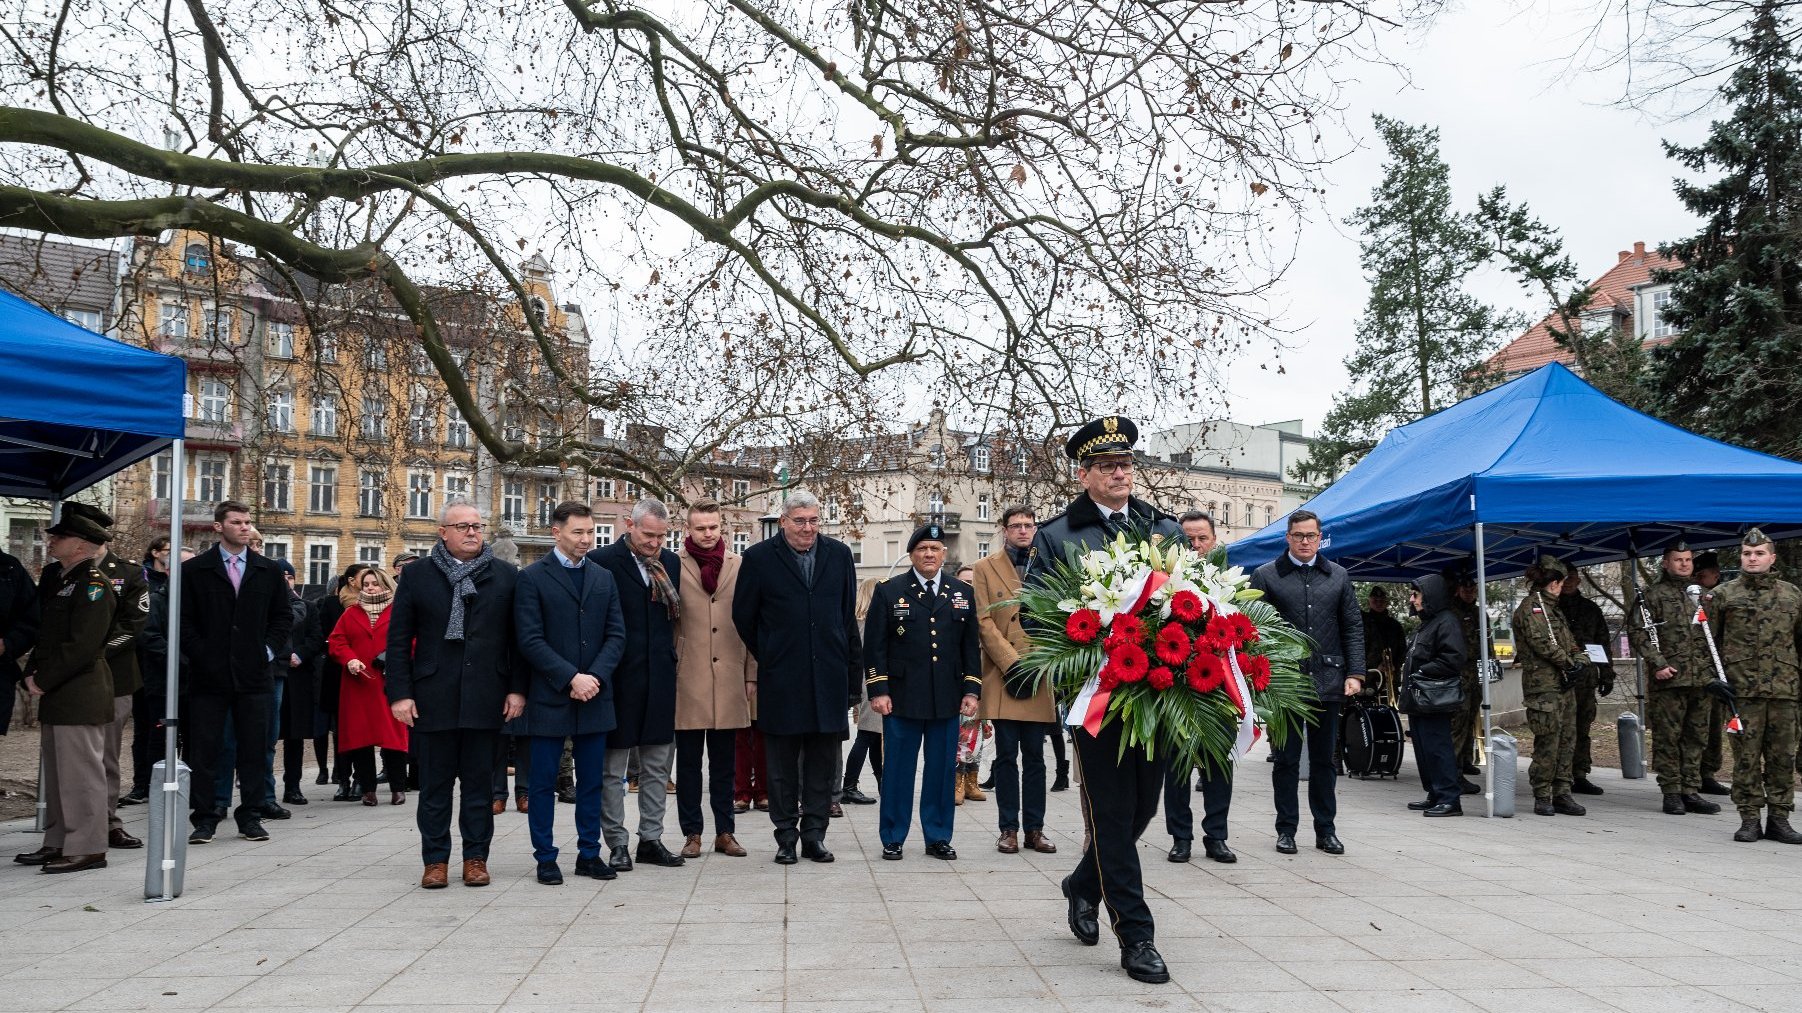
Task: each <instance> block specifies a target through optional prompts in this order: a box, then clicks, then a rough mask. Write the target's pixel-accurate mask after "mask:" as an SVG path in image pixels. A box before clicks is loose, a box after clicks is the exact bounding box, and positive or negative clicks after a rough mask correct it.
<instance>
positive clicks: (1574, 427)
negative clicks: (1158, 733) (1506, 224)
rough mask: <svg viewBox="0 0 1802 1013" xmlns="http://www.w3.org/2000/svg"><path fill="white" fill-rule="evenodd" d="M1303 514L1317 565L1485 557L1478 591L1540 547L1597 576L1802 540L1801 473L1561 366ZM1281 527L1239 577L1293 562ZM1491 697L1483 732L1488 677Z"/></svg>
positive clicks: (1373, 460)
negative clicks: (1316, 524)
mask: <svg viewBox="0 0 1802 1013" xmlns="http://www.w3.org/2000/svg"><path fill="white" fill-rule="evenodd" d="M1307 509H1309V510H1312V511H1313V512H1314V513H1316V514H1319V515H1320V520H1321V531H1322V533H1323V539H1322V543H1321V550H1320V552H1321V555H1322V556H1325V557H1326V558H1328V559H1331V560H1333V561H1334V562H1337V563H1339V564H1340V565H1342V566H1344V567H1345V568H1346V569H1347V570H1349V571H1350V572H1351V573H1352V575H1353V576H1355V577H1357V578H1359V579H1362V580H1408V579H1412V578H1414V577H1417V576H1420V575H1422V574H1427V573H1437V572H1439V571H1441V570H1443V569H1445V568H1446V567H1448V566H1454V565H1459V564H1463V563H1465V562H1466V561H1468V560H1471V559H1472V558H1473V557H1474V558H1475V563H1476V566H1475V569H1476V573H1477V577H1478V580H1479V587H1482V583H1481V582H1483V581H1487V580H1493V579H1497V578H1502V577H1511V576H1515V575H1517V574H1519V573H1521V572H1522V571H1523V570H1525V569H1526V568H1527V565H1528V564H1529V563H1531V562H1532V561H1533V559H1534V558H1535V557H1536V556H1538V555H1539V553H1541V552H1548V553H1551V554H1552V555H1555V556H1557V557H1559V558H1560V559H1563V560H1565V561H1566V562H1568V563H1571V564H1573V565H1576V566H1589V565H1593V564H1596V563H1605V562H1610V561H1613V560H1620V559H1626V558H1629V557H1636V556H1639V555H1641V554H1643V553H1645V552H1648V551H1655V550H1662V549H1663V548H1664V546H1665V545H1667V544H1669V543H1671V542H1673V541H1676V540H1678V539H1680V538H1681V539H1684V540H1687V541H1688V542H1689V544H1690V545H1692V546H1695V547H1698V548H1702V547H1708V546H1715V545H1730V544H1734V543H1736V542H1737V541H1738V540H1739V537H1740V535H1741V534H1742V533H1743V532H1744V531H1745V530H1746V529H1747V528H1749V527H1753V526H1760V527H1763V528H1764V530H1765V531H1766V533H1768V534H1770V535H1771V536H1772V537H1773V538H1789V537H1797V536H1802V464H1798V463H1797V462H1794V461H1788V460H1784V459H1783V458H1779V457H1772V456H1770V455H1768V454H1761V453H1758V452H1756V451H1752V450H1747V449H1745V448H1743V447H1735V446H1732V445H1730V444H1726V443H1721V442H1719V441H1718V440H1712V439H1709V438H1707V437H1704V436H1698V435H1696V434H1694V433H1691V432H1689V431H1687V430H1684V429H1680V428H1678V427H1676V426H1673V425H1671V424H1669V423H1667V422H1662V421H1660V420H1658V419H1655V418H1652V417H1651V416H1649V415H1645V414H1643V413H1641V412H1637V411H1634V410H1633V409H1631V408H1628V407H1627V406H1625V405H1623V404H1621V403H1619V402H1617V401H1614V400H1613V399H1611V398H1609V397H1608V396H1607V395H1605V394H1603V393H1602V392H1601V391H1599V390H1596V389H1595V388H1594V387H1591V386H1590V385H1589V384H1587V383H1585V382H1583V381H1582V380H1581V379H1579V378H1578V377H1577V376H1576V374H1574V373H1572V372H1571V371H1570V370H1568V369H1566V368H1565V367H1564V366H1561V365H1559V364H1557V363H1550V364H1548V365H1545V366H1542V367H1540V368H1539V369H1537V370H1534V371H1533V372H1531V373H1529V374H1527V375H1526V376H1523V377H1520V378H1519V379H1516V380H1513V381H1511V382H1509V383H1506V384H1503V385H1502V386H1500V387H1497V388H1495V389H1494V390H1491V391H1487V392H1485V393H1482V394H1479V395H1477V396H1476V397H1473V398H1469V399H1467V400H1464V401H1460V402H1459V403H1457V404H1455V405H1453V406H1451V407H1450V408H1447V409H1445V410H1443V411H1440V412H1437V413H1435V414H1433V415H1430V416H1428V417H1426V418H1424V419H1421V420H1420V421H1418V422H1414V423H1411V424H1409V425H1406V426H1403V427H1401V428H1400V429H1397V430H1395V431H1394V432H1392V433H1390V434H1389V435H1388V436H1386V437H1384V438H1383V441H1382V442H1381V443H1379V444H1378V445H1377V447H1376V449H1375V450H1372V451H1371V452H1370V454H1369V456H1367V457H1365V458H1364V460H1362V461H1360V462H1359V463H1358V464H1357V465H1356V466H1354V467H1353V468H1352V469H1351V470H1350V471H1349V472H1347V473H1346V475H1345V477H1343V478H1341V479H1339V480H1338V481H1337V482H1335V483H1333V485H1331V486H1330V487H1328V488H1327V490H1326V491H1325V492H1323V493H1321V494H1320V495H1319V496H1316V497H1315V498H1314V499H1313V500H1311V501H1309V503H1308V504H1307ZM1286 527H1287V523H1286V520H1278V521H1277V522H1276V523H1274V524H1271V525H1269V526H1267V527H1265V528H1264V529H1263V530H1261V531H1259V532H1257V533H1256V534H1254V535H1251V536H1250V537H1248V538H1244V539H1241V540H1239V541H1237V542H1234V543H1233V544H1232V545H1231V546H1229V547H1228V549H1227V552H1228V554H1229V556H1230V557H1231V559H1232V560H1233V562H1235V563H1237V564H1239V565H1241V566H1247V567H1250V566H1256V565H1259V564H1262V563H1264V562H1267V561H1269V560H1271V559H1274V558H1276V556H1277V554H1278V553H1280V552H1283V551H1285V544H1284V540H1283V535H1284V532H1285V530H1286ZM1482 604H1483V608H1482V610H1481V611H1482V619H1483V623H1484V637H1483V643H1482V645H1481V646H1482V651H1483V657H1484V661H1485V662H1487V661H1488V608H1487V605H1488V600H1487V596H1486V595H1485V596H1484V600H1483V603H1482ZM1483 691H1484V697H1485V699H1484V715H1485V726H1486V730H1487V724H1488V721H1487V718H1488V713H1489V710H1488V708H1489V701H1488V699H1487V697H1488V692H1489V689H1488V682H1487V680H1485V682H1484V690H1483ZM1642 709H1643V708H1642ZM1492 804H1493V799H1492Z"/></svg>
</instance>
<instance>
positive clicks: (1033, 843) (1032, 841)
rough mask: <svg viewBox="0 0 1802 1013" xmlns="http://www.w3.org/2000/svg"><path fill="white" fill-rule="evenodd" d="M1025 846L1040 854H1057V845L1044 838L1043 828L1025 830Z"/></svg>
mask: <svg viewBox="0 0 1802 1013" xmlns="http://www.w3.org/2000/svg"><path fill="white" fill-rule="evenodd" d="M1026 847H1027V848H1028V849H1029V850H1032V851H1036V852H1038V853H1039V854H1041V855H1055V854H1057V845H1055V844H1053V843H1051V842H1050V841H1048V840H1046V839H1045V831H1043V830H1028V831H1026Z"/></svg>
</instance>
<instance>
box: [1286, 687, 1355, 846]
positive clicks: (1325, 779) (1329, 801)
mask: <svg viewBox="0 0 1802 1013" xmlns="http://www.w3.org/2000/svg"><path fill="white" fill-rule="evenodd" d="M1339 707H1340V705H1339V704H1337V703H1328V704H1321V705H1319V708H1318V710H1317V712H1316V716H1317V718H1318V720H1317V721H1316V722H1315V723H1313V724H1310V725H1308V726H1307V730H1306V733H1305V735H1303V734H1295V735H1291V736H1289V741H1287V742H1285V743H1283V746H1282V748H1281V749H1278V750H1277V751H1276V769H1275V770H1272V771H1271V772H1270V784H1271V787H1273V788H1275V789H1276V832H1277V833H1279V834H1293V833H1295V830H1296V827H1298V826H1300V825H1301V804H1300V801H1299V799H1298V797H1297V791H1298V789H1299V787H1300V785H1301V747H1302V740H1303V738H1306V739H1307V746H1308V810H1309V812H1310V813H1311V814H1312V815H1313V817H1314V833H1315V834H1316V835H1320V834H1330V833H1335V832H1336V831H1335V830H1334V827H1333V820H1334V818H1335V817H1336V816H1338V814H1339V802H1338V798H1337V796H1336V795H1335V793H1334V787H1335V782H1337V781H1338V779H1339V765H1338V763H1337V762H1336V761H1335V759H1334V754H1335V753H1336V752H1337V751H1338V748H1339Z"/></svg>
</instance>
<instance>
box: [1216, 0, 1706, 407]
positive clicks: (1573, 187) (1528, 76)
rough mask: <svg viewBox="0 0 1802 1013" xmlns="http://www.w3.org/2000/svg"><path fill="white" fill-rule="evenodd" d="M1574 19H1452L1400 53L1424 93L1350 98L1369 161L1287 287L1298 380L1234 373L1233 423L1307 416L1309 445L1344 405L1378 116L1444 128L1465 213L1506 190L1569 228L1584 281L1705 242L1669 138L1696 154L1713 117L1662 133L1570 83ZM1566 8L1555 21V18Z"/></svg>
mask: <svg viewBox="0 0 1802 1013" xmlns="http://www.w3.org/2000/svg"><path fill="white" fill-rule="evenodd" d="M1570 6H1573V5H1570V4H1567V3H1559V2H1558V0H1542V2H1539V3H1535V4H1534V5H1533V6H1532V7H1531V8H1529V9H1528V10H1527V11H1526V12H1525V13H1523V12H1521V11H1520V10H1519V9H1518V8H1517V7H1516V5H1515V4H1512V3H1500V2H1492V0H1482V2H1477V3H1471V4H1468V5H1466V7H1465V9H1463V10H1459V11H1454V12H1451V13H1448V14H1446V15H1445V16H1443V17H1442V18H1441V19H1440V21H1439V22H1438V23H1437V24H1436V25H1435V26H1434V27H1433V28H1432V30H1431V31H1430V32H1428V33H1427V34H1426V35H1425V36H1424V37H1422V38H1419V39H1417V40H1413V41H1411V42H1408V41H1404V40H1400V39H1393V40H1392V41H1391V44H1390V46H1389V53H1390V55H1391V56H1392V57H1394V58H1395V59H1396V60H1397V62H1399V63H1401V64H1403V65H1405V66H1406V68H1407V70H1408V74H1409V76H1410V77H1411V81H1404V80H1403V79H1401V77H1400V76H1399V75H1397V74H1395V73H1394V72H1389V71H1382V70H1378V69H1375V68H1372V69H1369V70H1367V71H1365V72H1364V74H1363V79H1362V80H1361V81H1359V82H1358V83H1357V84H1356V85H1355V86H1353V90H1352V92H1351V95H1350V109H1349V110H1348V113H1347V122H1348V124H1349V125H1350V126H1351V128H1352V129H1353V130H1354V131H1355V132H1356V135H1357V136H1356V143H1357V144H1358V145H1359V150H1358V151H1357V152H1356V153H1354V154H1353V155H1352V156H1351V157H1349V158H1347V159H1345V160H1344V161H1342V162H1340V163H1339V164H1337V165H1335V166H1333V167H1332V168H1331V169H1329V170H1328V174H1327V191H1328V193H1327V197H1326V204H1325V208H1324V210H1323V211H1322V210H1317V211H1315V212H1314V214H1313V220H1312V221H1310V222H1309V223H1308V224H1307V225H1306V226H1305V227H1304V229H1303V231H1302V237H1301V249H1300V252H1299V257H1298V260H1297V261H1296V263H1295V265H1294V267H1293V268H1292V269H1291V270H1290V272H1289V273H1288V275H1287V276H1286V278H1285V279H1284V281H1283V283H1282V287H1281V289H1280V296H1281V300H1282V301H1283V302H1284V303H1285V304H1286V306H1287V307H1288V318H1289V320H1290V322H1291V324H1292V326H1294V327H1295V328H1296V329H1297V330H1298V331H1299V333H1298V334H1297V336H1296V341H1295V345H1296V347H1295V348H1294V350H1293V351H1291V352H1290V353H1288V354H1287V355H1286V356H1284V366H1285V368H1286V370H1287V372H1286V374H1285V375H1282V376H1278V375H1276V374H1275V373H1274V372H1273V371H1269V372H1267V371H1262V370H1259V369H1258V368H1257V367H1256V365H1255V364H1254V363H1253V362H1251V361H1246V362H1244V363H1243V364H1241V365H1240V366H1239V367H1237V368H1235V369H1234V371H1233V372H1232V373H1231V374H1230V376H1231V389H1230V391H1229V393H1230V398H1231V404H1232V414H1233V418H1234V419H1236V420H1238V421H1243V422H1250V423H1253V424H1258V423H1264V422H1275V421H1280V420H1285V419H1293V418H1295V417H1297V415H1300V416H1301V417H1302V418H1303V419H1304V421H1305V422H1306V424H1307V431H1308V432H1309V433H1310V434H1312V433H1314V432H1315V430H1316V428H1317V427H1318V425H1319V423H1320V419H1321V417H1322V416H1323V415H1325V414H1326V411H1327V409H1328V408H1329V407H1330V405H1331V402H1332V395H1333V394H1334V393H1335V392H1337V391H1339V390H1342V389H1343V388H1344V387H1345V386H1346V384H1347V382H1348V380H1347V376H1346V371H1345V367H1344V366H1343V364H1342V360H1343V359H1344V358H1345V356H1346V355H1347V353H1349V352H1350V351H1351V348H1352V345H1353V338H1352V331H1353V326H1354V323H1355V321H1356V319H1357V317H1358V314H1359V313H1360V311H1361V310H1362V308H1363V303H1364V298H1365V292H1366V289H1365V284H1364V279H1363V275H1362V274H1361V273H1360V271H1359V268H1358V245H1357V236H1356V234H1355V233H1354V232H1353V230H1351V229H1350V228H1349V227H1347V226H1346V225H1345V224H1344V221H1345V219H1346V218H1347V217H1348V216H1349V215H1351V213H1352V212H1353V211H1355V210H1356V209H1357V208H1358V207H1359V206H1360V205H1361V204H1363V203H1365V202H1366V201H1367V200H1368V199H1369V196H1370V191H1371V188H1372V187H1373V186H1375V185H1376V183H1377V182H1378V181H1379V180H1380V178H1381V176H1382V162H1383V153H1382V150H1381V142H1380V141H1379V140H1377V138H1376V137H1375V133H1374V129H1373V128H1372V126H1371V119H1370V117H1371V114H1372V113H1376V112H1380V113H1383V114H1384V115H1387V116H1391V117H1395V118H1398V119H1402V120H1405V121H1407V122H1410V123H1418V124H1426V125H1431V126H1436V127H1438V128H1439V134H1440V154H1441V156H1442V157H1443V158H1444V159H1445V161H1446V163H1447V164H1448V165H1449V166H1450V167H1451V179H1452V187H1453V192H1454V194H1455V195H1456V199H1457V201H1458V203H1459V204H1460V206H1462V207H1465V208H1469V207H1472V206H1474V205H1475V202H1476V197H1477V194H1479V193H1480V192H1482V191H1484V190H1487V189H1489V188H1490V187H1492V186H1494V185H1496V184H1502V185H1505V186H1506V187H1508V190H1509V192H1510V195H1511V196H1512V198H1513V199H1514V200H1515V201H1522V200H1524V201H1526V202H1528V203H1529V204H1530V205H1531V206H1532V207H1533V209H1534V210H1535V212H1536V213H1537V214H1538V215H1539V217H1540V219H1541V220H1542V221H1545V222H1547V223H1548V224H1550V225H1552V226H1554V227H1555V228H1558V229H1560V230H1561V231H1562V232H1563V235H1564V241H1565V247H1566V249H1567V250H1568V251H1569V252H1570V253H1571V255H1572V256H1573V257H1574V258H1575V260H1576V262H1577V265H1578V268H1579V270H1580V271H1582V273H1583V274H1584V277H1585V278H1586V279H1589V278H1594V277H1595V276H1596V275H1599V274H1601V273H1602V272H1603V271H1605V270H1607V269H1608V267H1609V266H1610V265H1612V264H1614V263H1615V261H1616V259H1617V253H1618V251H1621V250H1626V249H1630V248H1631V247H1632V245H1633V243H1634V242H1635V241H1636V240H1637V241H1643V242H1644V243H1645V244H1646V245H1647V246H1648V247H1655V246H1657V245H1658V244H1659V243H1660V242H1665V241H1669V240H1671V239H1674V238H1677V237H1680V236H1683V235H1685V234H1686V233H1688V232H1691V231H1693V230H1694V224H1695V223H1694V220H1693V219H1692V218H1691V217H1690V215H1689V214H1688V212H1687V211H1685V210H1684V209H1683V207H1682V205H1681V204H1679V203H1678V201H1677V198H1676V196H1675V195H1674V194H1673V193H1672V192H1671V179H1672V177H1673V176H1674V175H1675V173H1676V168H1675V165H1674V163H1672V162H1671V161H1670V160H1669V159H1667V158H1666V157H1665V156H1664V151H1663V148H1662V147H1661V146H1660V140H1661V139H1663V138H1666V137H1668V138H1671V139H1672V140H1676V141H1678V142H1679V143H1693V142H1694V141H1695V140H1696V139H1698V138H1700V137H1701V136H1703V135H1704V134H1705V132H1706V129H1707V122H1706V120H1705V119H1704V118H1695V119H1692V120H1687V121H1683V122H1679V123H1657V122H1652V121H1650V120H1648V119H1647V118H1646V117H1644V116H1641V115H1639V114H1637V113H1634V112H1630V111H1625V110H1621V109H1618V108H1614V107H1612V106H1610V105H1608V102H1609V100H1610V99H1612V98H1613V97H1614V96H1616V95H1617V94H1618V93H1619V81H1618V79H1615V78H1612V77H1606V76H1602V75H1570V74H1568V73H1567V72H1566V71H1567V66H1566V63H1565V61H1564V59H1563V58H1564V57H1565V56H1566V55H1568V54H1569V53H1570V52H1571V51H1572V50H1573V49H1574V48H1575V47H1576V45H1577V39H1578V38H1579V37H1580V36H1581V33H1582V31H1583V29H1584V28H1585V27H1587V26H1586V23H1585V21H1584V20H1583V18H1582V17H1581V16H1576V15H1572V14H1570V13H1568V12H1567V9H1568V8H1569V7H1570ZM1554 7H1555V8H1559V10H1556V11H1553V10H1549V8H1554ZM1476 287H1477V289H1478V291H1479V292H1480V293H1481V294H1483V295H1484V296H1485V297H1486V298H1489V299H1491V300H1492V301H1496V302H1503V303H1505V304H1506V305H1510V306H1514V307H1518V308H1520V309H1523V310H1532V311H1534V312H1535V313H1537V312H1538V311H1539V310H1540V309H1542V307H1539V306H1537V305H1535V304H1534V303H1533V302H1532V301H1531V300H1530V299H1529V298H1527V297H1526V296H1525V295H1524V294H1523V293H1521V292H1520V290H1519V289H1518V287H1517V286H1515V285H1514V283H1513V281H1512V280H1511V279H1509V278H1507V277H1505V276H1500V275H1499V273H1497V274H1496V275H1493V276H1490V277H1487V278H1485V279H1483V280H1482V282H1481V283H1480V284H1479V285H1478V286H1476Z"/></svg>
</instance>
